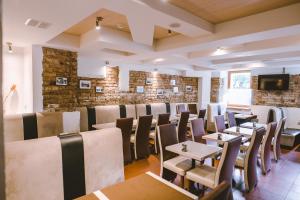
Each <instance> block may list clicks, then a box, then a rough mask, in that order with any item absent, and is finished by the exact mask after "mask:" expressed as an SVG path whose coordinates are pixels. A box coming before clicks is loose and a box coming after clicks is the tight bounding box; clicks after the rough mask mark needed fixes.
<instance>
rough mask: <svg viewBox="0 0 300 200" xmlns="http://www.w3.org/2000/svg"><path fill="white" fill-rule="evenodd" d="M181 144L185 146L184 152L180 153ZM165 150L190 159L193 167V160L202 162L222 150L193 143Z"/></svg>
mask: <svg viewBox="0 0 300 200" xmlns="http://www.w3.org/2000/svg"><path fill="white" fill-rule="evenodd" d="M182 144H186V145H187V151H186V152H184V151H182ZM166 150H167V151H171V152H173V153H176V154H179V155H181V156H184V157H187V158H191V159H192V160H193V165H194V161H195V160H198V161H203V160H205V159H206V158H209V157H211V156H213V155H216V154H219V153H221V152H222V150H223V149H222V148H220V147H217V146H212V145H207V144H202V143H198V142H193V141H185V142H181V143H178V144H174V145H170V146H167V147H166ZM193 167H195V166H193Z"/></svg>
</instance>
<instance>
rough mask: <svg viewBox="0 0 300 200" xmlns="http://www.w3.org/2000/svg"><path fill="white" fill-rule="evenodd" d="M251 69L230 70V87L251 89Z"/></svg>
mask: <svg viewBox="0 0 300 200" xmlns="http://www.w3.org/2000/svg"><path fill="white" fill-rule="evenodd" d="M250 79H251V73H250V71H238V72H229V79H228V80H229V84H228V85H229V88H230V89H250Z"/></svg>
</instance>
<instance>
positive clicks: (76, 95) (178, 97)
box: [42, 47, 198, 111]
mask: <svg viewBox="0 0 300 200" xmlns="http://www.w3.org/2000/svg"><path fill="white" fill-rule="evenodd" d="M43 53H44V57H43V74H42V76H43V106H44V109H47V108H48V105H49V104H58V105H59V108H58V109H56V110H59V111H72V110H74V108H75V107H80V106H95V105H105V104H110V105H111V104H134V103H154V102H197V101H198V78H190V77H183V76H172V75H166V74H153V73H149V72H142V71H130V79H129V87H130V89H129V92H120V91H119V68H118V67H108V68H107V69H106V72H107V74H106V78H88V77H78V75H77V53H76V52H71V51H65V50H59V49H52V48H47V47H43ZM56 77H65V78H68V85H67V86H57V85H56ZM146 78H153V84H151V85H146ZM171 79H174V80H176V86H177V87H178V89H179V93H178V94H174V93H173V87H174V86H171V85H170V81H171ZM80 80H90V81H91V89H80V88H79V81H80ZM96 86H100V87H102V88H103V93H96ZM136 86H144V93H143V94H137V93H136ZM186 86H192V88H193V91H192V92H186ZM157 89H163V90H164V95H163V96H157Z"/></svg>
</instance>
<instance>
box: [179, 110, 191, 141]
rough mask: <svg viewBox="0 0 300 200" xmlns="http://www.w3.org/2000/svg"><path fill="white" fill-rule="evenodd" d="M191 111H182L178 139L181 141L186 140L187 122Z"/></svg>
mask: <svg viewBox="0 0 300 200" xmlns="http://www.w3.org/2000/svg"><path fill="white" fill-rule="evenodd" d="M189 116H190V113H189V112H181V114H180V120H179V123H178V140H179V142H184V141H186V132H187V124H188V122H189Z"/></svg>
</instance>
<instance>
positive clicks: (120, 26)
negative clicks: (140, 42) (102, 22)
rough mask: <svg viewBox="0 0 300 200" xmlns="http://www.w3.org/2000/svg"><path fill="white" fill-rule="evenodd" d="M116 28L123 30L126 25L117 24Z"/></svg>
mask: <svg viewBox="0 0 300 200" xmlns="http://www.w3.org/2000/svg"><path fill="white" fill-rule="evenodd" d="M116 26H117V28H118V29H123V28H125V25H124V24H117V25H116Z"/></svg>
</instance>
